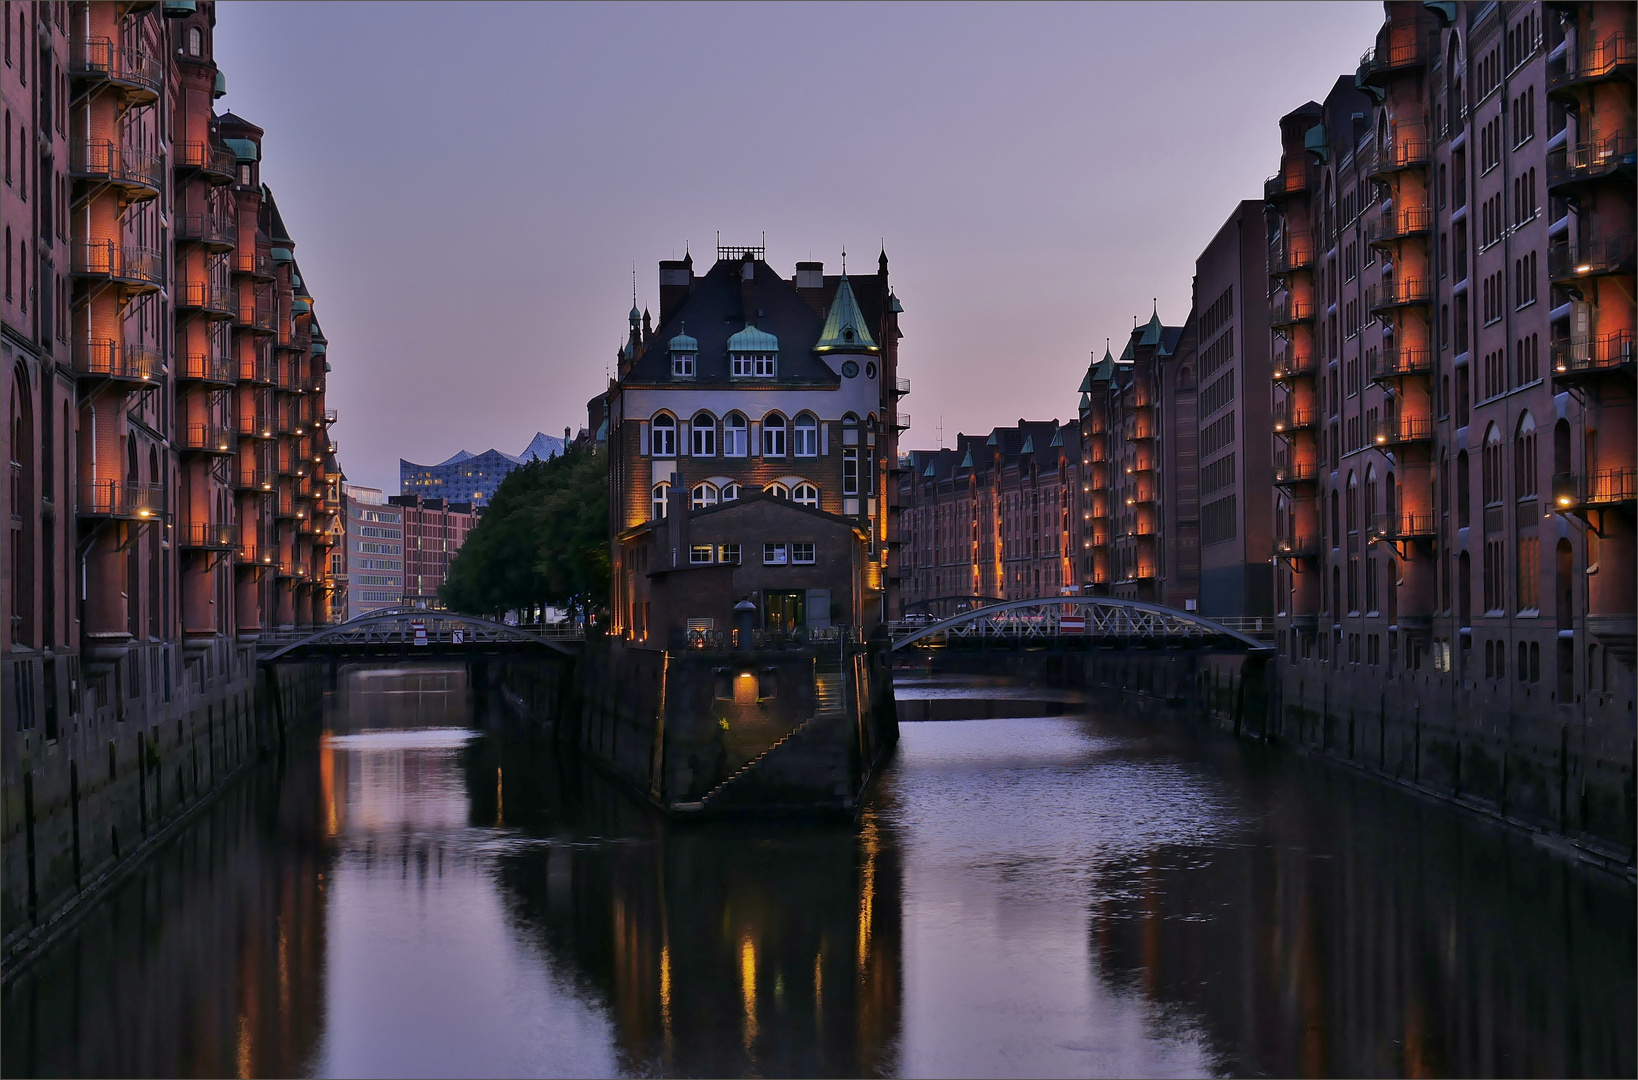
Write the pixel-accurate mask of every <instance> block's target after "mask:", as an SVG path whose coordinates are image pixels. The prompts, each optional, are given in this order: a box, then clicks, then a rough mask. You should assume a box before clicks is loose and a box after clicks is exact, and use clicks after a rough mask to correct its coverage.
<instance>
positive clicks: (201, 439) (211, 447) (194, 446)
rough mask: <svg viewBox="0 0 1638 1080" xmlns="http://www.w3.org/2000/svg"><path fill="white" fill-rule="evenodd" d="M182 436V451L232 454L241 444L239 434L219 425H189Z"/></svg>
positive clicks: (184, 428) (183, 429)
mask: <svg viewBox="0 0 1638 1080" xmlns="http://www.w3.org/2000/svg"><path fill="white" fill-rule="evenodd" d="M181 436H182V437H181V439H180V442H181V444H182V449H184V450H196V451H199V452H200V453H205V454H231V453H233V452H234V451H235V450H236V449H237V448H238V443H239V435H238V432H236V431H234V430H233V429H232V428H228V427H223V426H221V425H218V424H188V425H186V426H184V427H183V428H182V432H181Z"/></svg>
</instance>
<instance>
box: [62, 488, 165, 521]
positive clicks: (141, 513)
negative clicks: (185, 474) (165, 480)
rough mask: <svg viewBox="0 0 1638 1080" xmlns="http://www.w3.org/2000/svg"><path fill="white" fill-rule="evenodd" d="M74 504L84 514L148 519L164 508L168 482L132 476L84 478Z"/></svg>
mask: <svg viewBox="0 0 1638 1080" xmlns="http://www.w3.org/2000/svg"><path fill="white" fill-rule="evenodd" d="M74 506H75V509H76V511H77V512H78V513H79V514H80V515H81V516H82V517H112V518H136V519H139V520H140V519H145V518H152V517H157V516H159V515H160V514H163V513H164V512H165V486H164V485H163V484H143V483H138V482H135V481H129V480H81V481H79V482H78V483H77V484H76V485H75V489H74Z"/></svg>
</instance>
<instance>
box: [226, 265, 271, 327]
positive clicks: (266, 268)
mask: <svg viewBox="0 0 1638 1080" xmlns="http://www.w3.org/2000/svg"><path fill="white" fill-rule="evenodd" d="M233 272H234V273H235V274H248V275H249V276H250V277H253V278H255V279H257V280H259V281H272V280H274V279H275V277H276V276H277V275H275V274H274V273H273V260H272V259H271V258H269V257H268V256H266V255H262V254H258V253H257V252H255V251H241V252H240V253H239V254H237V255H235V256H234V257H233ZM267 328H268V329H269V330H271V329H272V328H273V327H272V322H271V320H270V321H269V323H268V327H267Z"/></svg>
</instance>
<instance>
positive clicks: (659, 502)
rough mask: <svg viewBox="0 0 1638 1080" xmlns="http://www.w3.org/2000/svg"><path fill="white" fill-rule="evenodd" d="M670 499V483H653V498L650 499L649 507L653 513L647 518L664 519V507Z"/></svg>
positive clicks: (653, 519) (652, 519)
mask: <svg viewBox="0 0 1638 1080" xmlns="http://www.w3.org/2000/svg"><path fill="white" fill-rule="evenodd" d="M670 501H671V485H670V484H667V483H659V484H655V485H654V494H653V498H652V500H651V509H652V511H653V513H652V515H651V516H650V519H649V520H651V521H661V520H664V518H665V509H666V506H667V505H668V504H669V503H670Z"/></svg>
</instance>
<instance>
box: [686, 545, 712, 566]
mask: <svg viewBox="0 0 1638 1080" xmlns="http://www.w3.org/2000/svg"><path fill="white" fill-rule="evenodd" d="M715 554H716V549H715V548H714V547H712V546H711V545H710V544H690V545H689V548H688V561H689V562H690V563H692V564H693V565H695V566H699V565H701V564H703V563H709V562H711V561H712V558H711V557H712V556H713V555H715Z"/></svg>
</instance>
